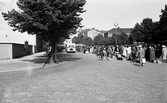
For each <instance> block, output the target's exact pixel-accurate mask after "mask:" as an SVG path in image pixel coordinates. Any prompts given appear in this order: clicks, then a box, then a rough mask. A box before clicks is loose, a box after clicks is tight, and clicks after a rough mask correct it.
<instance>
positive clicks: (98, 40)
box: [94, 34, 105, 45]
mask: <svg viewBox="0 0 167 103" xmlns="http://www.w3.org/2000/svg"><path fill="white" fill-rule="evenodd" d="M94 44H95V45H104V44H105V38H104V37H103V35H102V34H99V35H98V36H96V37H95V38H94Z"/></svg>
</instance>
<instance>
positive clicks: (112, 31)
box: [106, 28, 132, 34]
mask: <svg viewBox="0 0 167 103" xmlns="http://www.w3.org/2000/svg"><path fill="white" fill-rule="evenodd" d="M131 29H132V28H113V29H111V30H109V31H107V32H106V33H108V34H113V33H118V34H120V33H121V32H124V33H126V34H130V33H131Z"/></svg>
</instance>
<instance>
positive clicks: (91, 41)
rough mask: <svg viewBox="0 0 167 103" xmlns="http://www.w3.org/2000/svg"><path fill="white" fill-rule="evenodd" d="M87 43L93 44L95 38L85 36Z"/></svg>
mask: <svg viewBox="0 0 167 103" xmlns="http://www.w3.org/2000/svg"><path fill="white" fill-rule="evenodd" d="M85 44H86V45H89V46H92V45H93V40H92V38H91V37H86V38H85Z"/></svg>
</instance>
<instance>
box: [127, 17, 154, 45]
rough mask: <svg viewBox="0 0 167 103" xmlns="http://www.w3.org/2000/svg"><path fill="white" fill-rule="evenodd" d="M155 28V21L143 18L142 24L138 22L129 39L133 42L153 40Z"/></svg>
mask: <svg viewBox="0 0 167 103" xmlns="http://www.w3.org/2000/svg"><path fill="white" fill-rule="evenodd" d="M153 29H154V22H153V21H152V19H150V18H145V19H143V20H142V22H141V24H139V23H137V24H136V25H135V27H134V28H133V29H132V33H131V34H130V37H129V40H130V42H131V43H132V41H133V42H145V43H152V42H153Z"/></svg>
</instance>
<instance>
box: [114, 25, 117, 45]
mask: <svg viewBox="0 0 167 103" xmlns="http://www.w3.org/2000/svg"><path fill="white" fill-rule="evenodd" d="M114 26H115V28H116V34H118V23H114ZM115 45H117V37H115Z"/></svg>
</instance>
